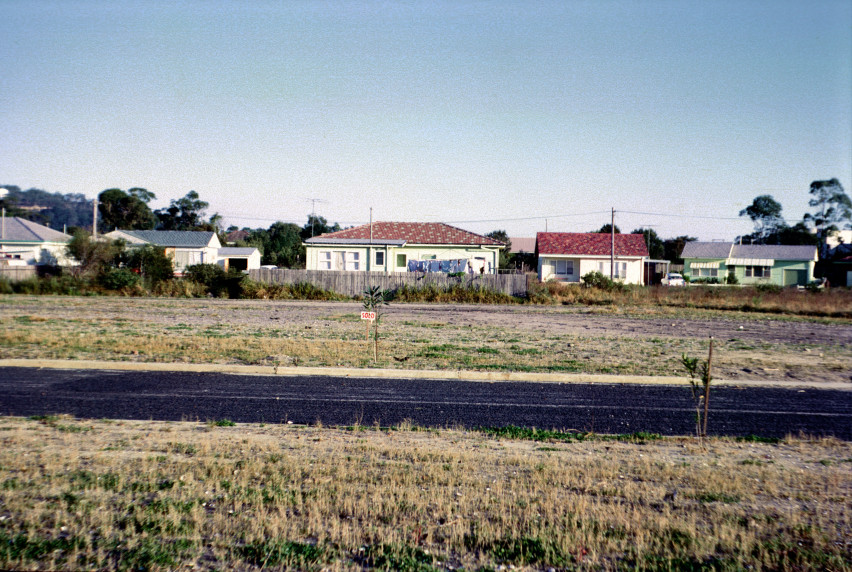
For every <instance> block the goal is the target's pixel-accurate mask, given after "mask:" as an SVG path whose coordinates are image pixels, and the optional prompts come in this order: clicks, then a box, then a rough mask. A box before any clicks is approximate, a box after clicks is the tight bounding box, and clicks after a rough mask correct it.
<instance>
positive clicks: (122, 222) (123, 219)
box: [98, 187, 157, 230]
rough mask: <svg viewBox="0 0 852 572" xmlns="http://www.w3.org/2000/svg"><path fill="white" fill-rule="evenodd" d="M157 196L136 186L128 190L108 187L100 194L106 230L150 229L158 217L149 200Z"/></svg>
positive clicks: (100, 205)
mask: <svg viewBox="0 0 852 572" xmlns="http://www.w3.org/2000/svg"><path fill="white" fill-rule="evenodd" d="M154 198H156V197H155V196H154V193H152V192H150V191H148V190H146V189H142V188H139V187H134V188H132V189H129V190H128V191H127V192H124V191H122V190H121V189H107V190H105V191H103V192H102V193H101V194H100V195H98V212H99V213H100V215H101V224H102V226H103V228H104V230H110V229H118V228H120V229H123V230H150V229H152V228H154V225H155V224H156V222H157V219H156V218H155V217H154V213H153V212H152V211H151V209H150V207H148V202H149V201H150V200H151V199H154Z"/></svg>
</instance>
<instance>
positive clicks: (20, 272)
mask: <svg viewBox="0 0 852 572" xmlns="http://www.w3.org/2000/svg"><path fill="white" fill-rule="evenodd" d="M37 275H38V271H37V270H36V267H35V266H0V280H8V281H9V282H19V281H21V280H26V279H27V278H33V277H35V276H37Z"/></svg>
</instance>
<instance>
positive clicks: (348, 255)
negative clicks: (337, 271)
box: [343, 252, 361, 271]
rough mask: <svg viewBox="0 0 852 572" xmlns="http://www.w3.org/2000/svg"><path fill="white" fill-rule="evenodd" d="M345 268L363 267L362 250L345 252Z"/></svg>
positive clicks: (356, 268) (357, 268) (350, 269)
mask: <svg viewBox="0 0 852 572" xmlns="http://www.w3.org/2000/svg"><path fill="white" fill-rule="evenodd" d="M343 269H344V270H349V271H352V270H360V269H361V253H360V252H344V253H343Z"/></svg>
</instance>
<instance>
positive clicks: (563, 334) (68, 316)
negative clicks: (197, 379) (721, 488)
mask: <svg viewBox="0 0 852 572" xmlns="http://www.w3.org/2000/svg"><path fill="white" fill-rule="evenodd" d="M361 309H362V308H361V306H360V304H359V303H358V302H305V301H258V300H219V299H191V300H175V299H142V298H97V299H93V298H63V297H20V296H15V297H3V298H0V319H4V318H5V319H14V317H15V316H18V317H21V316H38V317H39V319H40V320H48V321H52V322H56V323H59V322H62V321H63V320H69V321H74V320H76V321H80V320H87V321H89V322H98V323H108V322H118V321H128V322H131V323H133V322H135V323H140V324H141V323H144V324H145V325H146V327H147V328H149V331H151V330H150V329H151V328H153V330H154V331H156V328H157V327H158V325H162V326H164V327H166V328H169V327H173V326H175V325H176V324H180V325H181V326H183V327H186V328H189V329H195V330H197V331H200V330H201V329H202V328H210V327H218V328H222V327H227V328H230V329H233V330H234V331H243V332H246V331H250V332H253V334H252V335H255V336H257V335H261V336H262V335H263V333H264V332H265V331H267V330H270V331H271V330H274V331H277V332H281V331H285V332H291V333H292V332H295V334H288V336H289V335H294V336H295V337H297V338H304V337H309V338H310V339H312V340H316V339H325V340H332V339H356V338H358V337H359V336H363V334H362V333H361V332H363V331H364V330H363V327H364V325H365V324H363V322H361V321H360V319H359V318H360V311H361ZM384 312H385V314H384V317H383V318H382V328H383V336H384V338H385V340H386V342H385V343H386V344H387V347H388V348H389V350H392V351H393V353H394V357H395V359H397V360H398V361H399V362H400V363H398V364H394V363H393V362H390V365H391V367H414V368H419V369H423V368H426V369H428V368H433V367H435V365H434V364H431V365H430V363H431V362H429V361H428V360H419V361H418V359H411V360H410V361H407V363H402V362H404V361H405V360H408V359H409V357H412V356H414V357H416V356H417V355H420V354H422V353H423V351H422V350H417V348H418V347H421V346H422V347H434V346H436V345H440V344H445V345H447V344H450V345H454V348H455V349H456V350H457V351H460V350H462V349H464V350H466V351H467V352H468V356H469V357H468V358H466V359H467V361H464V362H463V364H462V365H460V366H458V365H456V364H455V363H446V364H441V363H439V364H438V365H437V367H438V368H443V367H460V368H461V367H464V368H468V369H476V368H477V367H480V366H481V365H482V362H481V360H480V361H477V360H473V359H471V357H473V358H477V359H479V358H480V357H482V356H481V355H480V354H484V353H487V352H486V351H485V350H483V345H485V346H492V347H495V348H499V349H500V350H501V351H503V350H504V349H505V350H507V351H508V350H513V351H515V353H516V354H518V355H519V356H520V355H523V354H524V352H529V353H536V348H538V351H537V353H538V355H537V356H532V357H529V356H526V357H525V359H526V360H527V361H526V362H523V363H525V364H527V366H529V365H530V364H532V366H533V367H534V365H535V362H536V360H538V361H539V362H541V363H543V360H544V359H545V357H546V356H547V355H548V354H553V353H560V354H564V355H565V359H566V360H567V359H568V358H569V357H570V358H571V360H572V362H571V363H575V364H579V367H580V368H581V371H584V372H587V373H595V372H608V371H607V369H606V368H603V367H602V366H601V363H603V362H605V361H606V360H607V359H609V360H611V361H613V362H614V363H615V365H614V366H613V369H612V371H609V373H617V374H620V373H624V374H629V373H636V374H645V375H683V370H682V368H681V367H680V364H679V357H680V355H681V354H682V353H688V354H689V355H692V356H695V357H706V351H707V349H706V348H707V342H708V338H709V337H710V336H713V338H714V348H715V349H714V352H716V354H715V357H714V376H715V377H716V378H717V379H733V380H740V379H749V380H760V379H764V380H778V379H785V380H791V379H792V380H803V381H811V382H819V381H832V382H838V381H840V382H849V383H850V384H852V325H850V324H849V323H848V321H845V320H834V321H832V320H806V319H799V318H789V317H782V316H777V315H773V314H758V313H740V312H718V311H703V310H695V309H690V310H685V309H682V308H652V309H648V308H627V309H624V308H614V307H612V306H607V307H586V306H531V305H523V306H522V305H517V306H497V305H455V304H453V305H446V304H401V303H399V304H391V305H390V306H388V307H386V308H385V310H384ZM362 324H363V325H362ZM279 335H280V334H279ZM510 343H511V344H514V345H509V344H510ZM394 344H396V345H394ZM418 344H419V345H418ZM418 351H420V354H418V353H417V352H418ZM477 351H478V352H479V354H477V353H476V352H477ZM4 353H7V352H4ZM702 354H703V355H702ZM397 356H398V357H397ZM10 357H11V356H10ZM486 357H487V356H486ZM518 359H521V358H520V357H519V358H518ZM303 363H305V362H303ZM519 363H520V362H519ZM619 363H620V364H622V365H619ZM586 364H588V367H587V365H586ZM623 364H626V365H623ZM305 365H308V364H307V363H305ZM332 365H334V364H332ZM349 365H351V364H349ZM505 369H510V367H509V366H506V367H505Z"/></svg>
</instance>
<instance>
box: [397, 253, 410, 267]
mask: <svg viewBox="0 0 852 572" xmlns="http://www.w3.org/2000/svg"><path fill="white" fill-rule="evenodd" d="M406 264H408V262H407V261H406V259H405V255H404V254H397V255H396V267H397V268H405V266H406Z"/></svg>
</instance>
